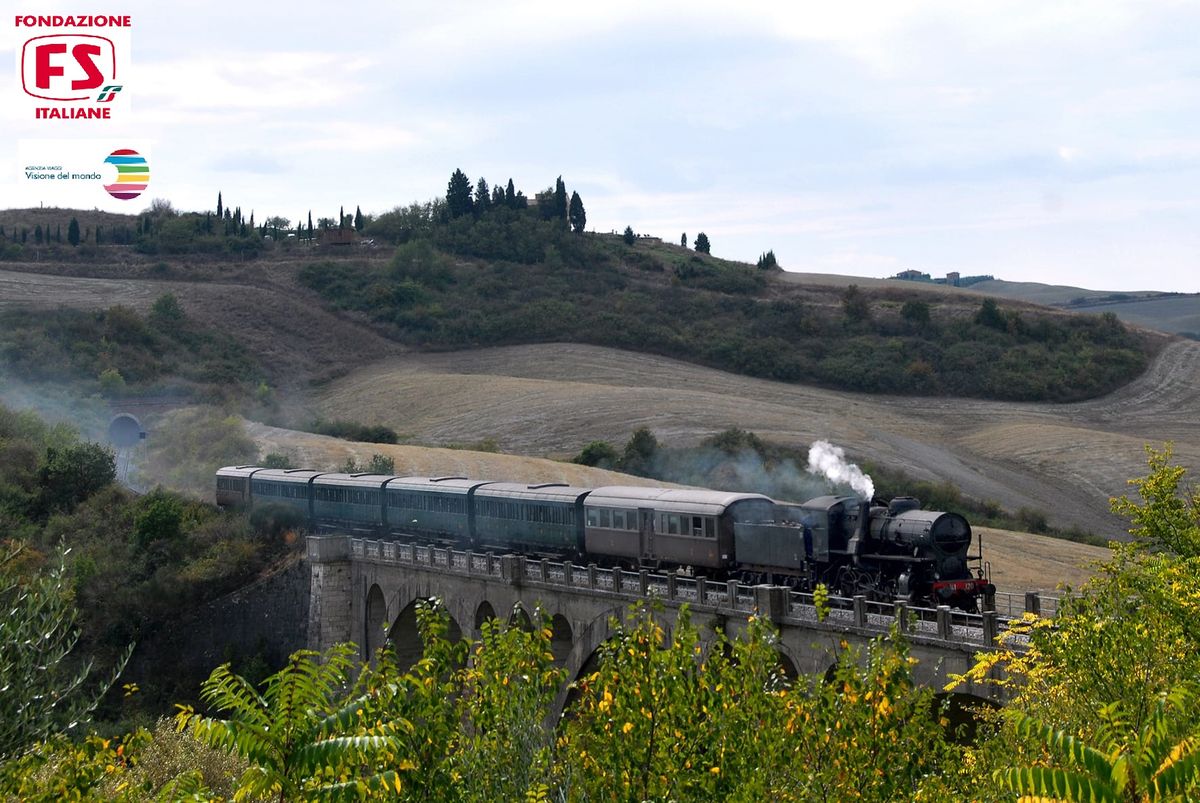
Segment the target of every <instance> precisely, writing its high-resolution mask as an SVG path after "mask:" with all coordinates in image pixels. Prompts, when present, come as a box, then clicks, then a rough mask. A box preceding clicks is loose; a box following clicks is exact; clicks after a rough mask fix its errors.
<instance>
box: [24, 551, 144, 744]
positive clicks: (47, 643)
mask: <svg viewBox="0 0 1200 803" xmlns="http://www.w3.org/2000/svg"><path fill="white" fill-rule="evenodd" d="M6 550H7V551H6V553H5V554H4V555H3V556H2V557H0V609H2V610H3V611H4V615H3V616H0V689H3V691H4V693H3V694H0V759H2V758H7V757H9V756H12V755H13V754H14V753H15V752H17V751H19V750H21V749H23V748H25V747H26V746H28V745H29V744H31V743H33V742H35V741H38V740H41V739H45V738H47V737H48V736H50V735H51V734H52V733H57V732H60V731H63V730H68V729H72V728H74V727H75V726H76V725H77V724H78V723H80V722H82V721H85V720H86V719H87V717H88V716H89V715H90V714H91V713H92V712H93V711H94V710H96V706H97V705H99V703H100V700H101V699H102V698H103V697H104V695H105V694H106V693H107V692H108V690H109V688H111V686H112V684H113V683H114V682H115V681H116V679H117V677H118V676H119V675H120V673H121V671H122V670H123V669H124V667H125V662H126V661H128V659H129V653H130V650H127V651H125V653H124V655H123V657H122V658H121V659H120V660H119V661H118V662H117V664H116V666H115V668H114V670H113V672H112V674H111V675H109V676H108V677H106V678H98V677H97V676H96V674H95V673H94V672H93V666H92V662H91V661H90V660H83V661H82V662H79V661H78V659H79V656H78V655H77V654H76V653H75V647H76V645H77V644H78V642H79V635H80V632H79V628H78V627H77V626H76V619H77V617H78V615H79V611H78V609H76V607H75V605H74V603H73V602H72V595H71V583H72V580H71V578H70V576H69V575H68V572H67V563H66V559H67V550H66V549H65V548H63V547H60V548H59V549H58V552H57V553H56V555H55V557H54V558H53V560H52V562H51V564H50V566H49V568H48V569H47V570H45V571H44V572H41V573H38V574H35V575H33V576H27V575H26V574H25V573H24V572H22V571H21V569H20V566H19V564H20V560H19V559H20V558H21V557H22V556H23V555H24V553H25V549H24V548H23V547H20V546H16V547H12V546H7V547H6ZM68 658H72V659H76V660H74V661H72V660H68Z"/></svg>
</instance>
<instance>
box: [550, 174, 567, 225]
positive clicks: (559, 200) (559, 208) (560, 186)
mask: <svg viewBox="0 0 1200 803" xmlns="http://www.w3.org/2000/svg"><path fill="white" fill-rule="evenodd" d="M553 208H554V216H555V217H557V218H558V219H559V220H561V221H562V222H563V225H564V226H565V225H567V214H568V212H567V185H566V184H564V183H563V180H562V176H559V177H558V178H557V179H556V180H555V182H554V207H553Z"/></svg>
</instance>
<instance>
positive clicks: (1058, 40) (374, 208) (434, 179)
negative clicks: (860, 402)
mask: <svg viewBox="0 0 1200 803" xmlns="http://www.w3.org/2000/svg"><path fill="white" fill-rule="evenodd" d="M85 5H87V8H81V7H79V6H78V4H68V3H39V2H28V3H18V4H17V5H15V6H14V4H11V3H6V7H7V8H8V9H14V8H16V10H18V11H20V12H22V13H35V14H36V13H47V12H51V13H53V12H58V13H79V12H81V11H82V12H96V11H103V12H104V13H120V14H126V13H127V14H131V15H132V17H133V23H134V29H133V62H134V77H133V79H132V80H130V81H128V83H127V88H126V91H127V92H128V93H129V96H130V100H131V102H132V104H133V114H132V116H131V120H130V122H129V123H127V124H125V123H123V124H121V127H120V128H119V129H117V130H116V131H117V133H120V134H122V135H126V136H129V137H131V138H136V139H138V140H151V141H152V142H153V143H154V147H153V151H152V180H151V186H150V189H149V192H148V196H149V197H163V198H167V199H169V200H170V201H171V202H172V203H174V204H175V206H176V207H178V208H184V209H205V208H211V207H213V206H215V203H216V196H217V192H218V190H220V191H222V192H223V193H224V199H225V201H226V203H227V204H235V205H240V206H241V207H242V208H243V210H246V211H249V210H251V209H253V210H254V211H255V214H256V216H257V219H258V220H262V219H263V217H265V216H267V215H274V214H279V215H283V216H285V217H288V218H292V219H293V220H294V219H295V218H296V217H297V216H298V215H305V214H307V212H308V210H309V209H311V210H312V212H313V215H314V218H315V217H320V216H333V215H336V210H337V208H338V207H339V206H340V205H344V206H346V207H347V209H349V210H353V208H354V207H355V206H357V205H361V206H362V209H363V211H364V212H376V213H377V212H382V211H386V210H388V209H390V208H392V207H394V206H396V205H398V204H407V203H410V202H412V201H416V200H428V199H430V198H432V197H435V196H439V195H443V194H444V193H445V191H446V182H447V180H448V178H449V175H450V173H451V172H452V171H453V170H454V169H455V168H461V169H462V170H463V171H464V172H466V173H467V175H468V176H470V177H471V179H472V181H474V180H475V179H477V178H478V177H479V176H481V175H482V176H483V177H485V178H486V179H487V180H488V181H489V183H494V182H496V181H507V179H508V178H509V177H510V176H511V177H512V178H513V179H514V180H515V182H516V184H517V187H518V188H520V189H522V190H524V191H525V193H526V194H527V195H530V196H532V195H533V193H535V192H537V191H538V190H541V189H543V188H545V187H547V186H551V185H553V183H554V179H555V177H556V176H558V175H560V174H561V175H562V176H563V179H564V180H565V182H566V184H567V188H568V191H570V190H577V191H578V192H579V193H580V195H581V196H582V198H583V201H584V205H585V207H586V209H587V216H588V227H589V228H591V229H595V230H599V231H609V230H610V229H615V230H618V231H620V230H622V229H624V227H625V226H626V225H627V224H628V225H632V226H633V228H634V229H635V230H636V231H638V232H640V233H647V234H652V235H656V236H661V237H663V238H664V239H667V240H674V241H678V240H679V237H680V234H681V233H682V232H687V234H688V237H689V241H690V240H691V239H693V238H694V237H695V235H696V233H697V232H699V231H704V232H705V233H707V235H708V237H709V239H710V240H711V242H712V250H713V253H714V254H715V255H717V256H722V257H728V258H732V259H743V260H749V261H753V260H754V259H755V258H756V257H757V256H758V254H759V253H761V252H762V251H764V250H766V249H768V248H770V249H773V250H774V251H775V253H776V255H777V257H778V259H779V262H780V263H781V264H782V265H783V266H784V267H785V268H787V269H789V270H798V271H814V272H823V273H845V274H853V275H863V276H887V275H891V274H893V273H895V272H897V271H899V270H904V269H908V268H916V269H918V270H922V271H927V272H929V273H932V274H934V275H942V274H945V273H946V272H947V271H959V272H961V273H963V274H964V275H967V274H980V273H990V274H994V275H996V277H997V278H1005V279H1012V280H1024V281H1039V282H1048V283H1053V284H1072V285H1082V286H1088V287H1093V288H1099V289H1161V290H1184V291H1191V292H1195V291H1200V264H1198V262H1200V260H1198V259H1197V256H1198V255H1200V226H1198V225H1197V224H1198V223H1200V45H1198V39H1197V37H1198V33H1197V32H1198V31H1200V4H1197V3H1194V2H1192V3H1169V2H1157V3H1156V2H1131V3H1103V2H1098V1H1097V2H1070V3H1056V2H1048V0H1034V1H1033V2H1005V3H970V2H964V0H958V1H957V2H947V3H902V2H881V3H865V4H863V3H850V2H828V0H823V1H822V2H811V3H750V2H741V3H737V4H734V3H728V2H723V3H710V2H704V1H703V0H699V1H698V0H689V2H686V3H665V2H662V3H656V2H621V1H619V0H618V1H617V2H605V3H595V4H582V3H568V2H503V0H498V1H495V2H444V3H440V4H437V6H436V7H432V6H433V4H427V3H421V4H417V3H407V2H400V3H397V2H387V3H374V2H361V1H360V2H355V3H339V4H330V3H310V2H295V1H294V0H293V1H292V2H287V3H283V2H251V3H233V4H221V3H216V4H214V3H212V2H208V1H207V0H206V2H191V1H190V0H183V1H182V2H170V3H164V2H156V3H149V2H125V3H123V4H110V3H105V4H101V5H99V6H98V5H96V4H95V3H89V4H85ZM735 8H736V10H735ZM5 17H6V18H5V19H4V20H3V25H2V26H0V36H2V37H3V38H0V61H3V62H4V63H8V64H12V63H14V61H15V45H16V43H18V42H19V41H23V37H21V38H20V39H19V38H18V32H17V31H16V30H15V29H14V27H13V15H12V12H11V11H10V12H9V13H8V14H6V15H5ZM19 92H20V89H19V79H18V81H10V82H7V83H5V84H3V94H0V126H2V127H3V133H2V134H0V159H4V160H5V163H6V164H9V165H11V166H12V167H11V169H10V170H7V171H5V172H4V174H2V175H0V194H3V195H2V196H0V200H2V199H3V198H16V197H18V196H17V192H16V190H17V185H16V183H15V176H16V174H17V173H16V170H17V166H18V165H17V157H16V150H17V146H16V142H17V140H18V139H28V138H39V137H56V138H61V137H69V136H79V137H93V136H107V135H111V134H113V133H114V130H113V129H112V128H107V129H102V128H98V127H96V126H98V125H100V124H96V123H78V122H66V121H54V122H53V123H47V122H45V121H33V120H31V119H29V118H30V114H29V112H28V110H27V108H26V107H25V106H24V105H23V104H20V103H17V102H14V101H17V100H19V98H18V97H17V95H18V93H19ZM145 201H146V196H144V197H143V198H141V199H138V200H137V201H133V202H129V203H134V204H137V205H138V207H137V208H139V209H140V208H142V207H144V206H145V205H146V204H145ZM2 205H4V206H8V205H10V204H9V203H3V204H2ZM88 205H89V206H94V205H96V203H89V204H88ZM100 205H101V206H103V207H104V208H110V209H114V210H128V206H122V205H121V202H118V201H108V202H107V203H100Z"/></svg>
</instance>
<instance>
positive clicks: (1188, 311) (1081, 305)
mask: <svg viewBox="0 0 1200 803" xmlns="http://www.w3.org/2000/svg"><path fill="white" fill-rule="evenodd" d="M967 289H968V290H969V291H970V292H977V293H984V294H986V295H994V296H1000V297H1002V298H1008V299H1014V300H1018V301H1028V302H1032V303H1034V304H1044V305H1047V306H1053V307H1060V308H1062V309H1068V310H1071V311H1074V312H1084V313H1092V314H1101V313H1105V312H1111V313H1113V314H1114V315H1116V316H1117V317H1118V318H1120V319H1121V320H1122V321H1124V322H1125V323H1131V324H1134V325H1136V326H1144V327H1146V328H1148V329H1157V330H1158V331H1160V332H1169V333H1171V334H1179V335H1185V336H1187V337H1190V338H1192V339H1193V340H1200V294H1197V293H1164V292H1156V291H1149V290H1145V291H1133V292H1118V291H1110V290H1087V289H1084V288H1082V287H1070V286H1067V285H1051V284H1039V283H1037V282H1009V281H1003V280H1000V279H995V280H992V281H987V282H979V283H977V284H973V285H971V286H970V287H969V288H967Z"/></svg>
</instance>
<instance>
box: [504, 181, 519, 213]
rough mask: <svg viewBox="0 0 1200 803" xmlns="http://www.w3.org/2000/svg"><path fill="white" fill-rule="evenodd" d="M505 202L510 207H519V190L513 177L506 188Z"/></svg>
mask: <svg viewBox="0 0 1200 803" xmlns="http://www.w3.org/2000/svg"><path fill="white" fill-rule="evenodd" d="M504 203H505V204H506V205H507V206H508V208H509V209H516V208H517V190H516V188H515V187H514V186H513V180H512V179H511V178H510V179H509V180H508V186H507V187H505V188H504Z"/></svg>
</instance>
